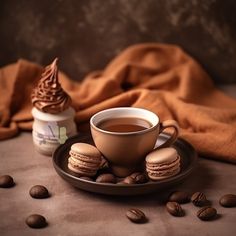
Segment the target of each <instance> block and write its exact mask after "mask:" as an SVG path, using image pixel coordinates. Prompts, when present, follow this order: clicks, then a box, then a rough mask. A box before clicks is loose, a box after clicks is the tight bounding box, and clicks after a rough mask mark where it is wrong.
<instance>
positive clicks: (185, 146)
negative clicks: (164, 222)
mask: <svg viewBox="0 0 236 236" xmlns="http://www.w3.org/2000/svg"><path fill="white" fill-rule="evenodd" d="M89 138H91V135H89V134H84V136H83V135H81V134H80V135H75V136H73V137H70V138H69V139H68V140H67V141H66V143H64V144H62V145H60V146H59V147H58V148H57V149H56V150H55V152H54V154H53V159H52V160H53V166H54V168H55V170H56V172H57V173H58V174H59V175H60V176H61V177H62V178H63V179H64V180H66V181H67V182H69V183H70V184H72V185H73V186H75V187H77V188H81V189H83V190H87V191H89V192H95V193H102V194H108V195H109V194H111V195H134V194H132V193H131V192H130V193H129V192H126V191H127V190H128V191H132V189H135V190H136V192H137V193H136V194H143V193H150V192H154V191H155V190H160V189H162V188H163V189H164V188H166V187H168V186H171V185H173V184H175V183H176V184H177V183H179V182H182V181H183V180H184V179H186V178H187V177H188V176H189V175H190V174H191V173H192V171H193V170H194V168H195V166H196V162H197V153H196V151H195V149H194V148H193V146H192V145H191V144H189V143H188V142H187V141H186V140H184V139H182V138H178V139H177V140H176V142H175V143H174V144H173V147H174V148H177V149H179V150H181V151H182V152H185V150H188V152H189V153H190V155H188V158H189V164H188V166H187V167H186V168H185V169H184V170H183V171H181V172H180V173H179V174H177V175H175V176H173V177H169V178H167V179H163V180H159V181H156V182H155V181H149V182H147V183H144V184H129V185H128V184H111V183H97V182H93V181H88V180H84V179H81V178H79V177H77V176H74V175H72V174H70V173H68V172H67V171H65V170H63V169H62V168H61V166H60V165H59V164H58V163H59V158H68V156H63V157H60V156H59V152H61V151H62V150H63V149H64V148H65V145H66V144H67V143H71V145H72V144H73V143H75V142H86V141H87V140H88V139H89ZM159 138H160V139H164V140H165V139H168V138H169V135H168V134H165V133H162V134H160V136H159ZM181 158H186V157H184V156H181ZM72 181H75V182H72ZM80 183H81V184H82V183H83V184H86V185H83V187H81V186H80ZM93 186H94V187H96V188H95V189H94V190H93V188H91V187H93ZM99 187H101V188H99ZM144 187H148V190H146V191H142V189H143V188H144ZM160 187H161V188H160ZM110 188H111V192H109V189H110ZM114 188H115V189H117V191H116V193H113V192H112V189H114ZM139 189H140V191H139ZM117 192H118V193H117ZM136 194H135V195H136Z"/></svg>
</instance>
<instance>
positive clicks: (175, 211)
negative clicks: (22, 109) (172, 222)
mask: <svg viewBox="0 0 236 236" xmlns="http://www.w3.org/2000/svg"><path fill="white" fill-rule="evenodd" d="M166 210H167V211H168V212H169V213H170V214H171V215H173V216H183V215H184V211H183V209H182V207H181V206H180V204H179V203H178V202H167V204H166Z"/></svg>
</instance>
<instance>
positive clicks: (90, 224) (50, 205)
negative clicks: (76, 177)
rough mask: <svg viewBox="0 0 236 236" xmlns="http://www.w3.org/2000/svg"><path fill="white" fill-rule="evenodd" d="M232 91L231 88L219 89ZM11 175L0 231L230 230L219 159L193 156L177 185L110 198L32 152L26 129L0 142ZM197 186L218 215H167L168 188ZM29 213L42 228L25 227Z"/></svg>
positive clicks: (230, 173)
mask: <svg viewBox="0 0 236 236" xmlns="http://www.w3.org/2000/svg"><path fill="white" fill-rule="evenodd" d="M224 90H225V91H227V92H228V93H231V94H233V93H236V87H231V88H228V87H227V88H224ZM3 174H9V175H12V176H13V177H14V179H15V182H16V185H15V186H14V187H13V188H9V189H2V188H0V235H1V236H5V235H10V236H14V235H17V236H18V235H22V236H28V235H49V236H50V235H53V236H54V235H61V236H64V235H68V236H73V235H104V236H106V235H112V236H116V235H119V236H120V235H135V236H139V235H145V236H146V235H155V236H156V235H163V236H165V235H166V236H169V235H170V236H171V235H173V236H175V235H177V236H178V235H181V236H184V235H186V236H187V235H188V236H191V235H201V236H204V235H214V236H218V235H219V236H222V235H224V236H231V235H232V236H233V235H236V224H235V222H236V208H223V207H221V206H220V205H219V204H218V199H219V198H220V196H222V195H224V194H226V193H234V194H236V166H235V165H232V164H227V163H223V162H216V161H211V160H207V159H203V158H199V159H198V165H197V167H196V169H195V171H194V172H193V174H192V175H191V176H190V177H189V178H188V179H187V180H186V181H185V182H184V183H183V184H181V185H178V186H176V187H175V188H172V189H169V190H166V191H165V192H162V193H154V194H150V195H144V196H135V197H115V196H104V195H99V194H92V193H88V192H85V191H82V190H78V189H75V188H74V187H72V186H70V185H69V184H68V183H66V182H65V181H64V180H62V179H61V178H60V177H59V176H58V175H57V174H56V172H55V170H54V168H53V166H52V159H51V158H50V157H47V156H43V155H40V154H38V153H37V152H36V151H35V150H34V147H33V143H32V136H31V133H21V134H20V135H19V136H17V137H15V138H13V139H9V140H5V141H1V142H0V175H3ZM36 184H42V185H45V186H46V187H47V188H48V190H49V191H50V193H51V197H50V198H48V199H41V200H40V199H33V198H31V197H30V196H29V193H28V192H29V189H30V188H31V187H32V186H33V185H36ZM174 189H175V190H176V189H178V190H186V191H189V192H191V193H192V192H195V191H199V190H200V191H203V192H204V193H205V194H206V195H207V197H208V198H209V200H210V201H211V203H212V205H213V206H214V207H215V208H216V209H217V211H218V213H219V217H217V219H215V220H214V221H211V222H203V221H200V220H199V219H198V218H197V217H196V212H197V210H198V208H197V207H195V206H193V205H192V204H191V203H188V204H184V205H183V208H184V210H185V212H186V215H185V216H184V217H180V218H176V217H173V216H170V215H169V214H168V213H167V212H166V210H165V207H164V204H163V203H162V201H163V199H164V198H165V197H166V196H167V195H168V194H169V193H170V192H171V191H172V190H174ZM131 207H137V208H139V209H141V210H142V211H144V212H145V214H146V215H147V217H148V219H149V221H148V223H146V224H139V225H137V224H133V223H131V222H129V220H128V219H127V218H126V216H125V213H126V211H127V210H128V209H129V208H131ZM33 213H38V214H42V215H44V216H45V217H46V218H47V220H48V223H49V225H48V226H47V227H46V228H44V229H31V228H29V227H28V226H27V225H26V224H25V218H26V217H27V216H28V215H30V214H33Z"/></svg>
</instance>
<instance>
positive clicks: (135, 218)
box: [126, 208, 147, 223]
mask: <svg viewBox="0 0 236 236" xmlns="http://www.w3.org/2000/svg"><path fill="white" fill-rule="evenodd" d="M126 216H127V218H128V219H129V220H130V221H132V222H134V223H145V222H146V221H147V218H146V216H145V214H144V213H143V212H142V211H141V210H139V209H135V208H133V209H129V210H128V211H127V212H126Z"/></svg>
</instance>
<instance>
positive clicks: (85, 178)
mask: <svg viewBox="0 0 236 236" xmlns="http://www.w3.org/2000/svg"><path fill="white" fill-rule="evenodd" d="M80 179H84V180H88V181H93V179H92V178H90V177H88V176H81V177H80Z"/></svg>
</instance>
